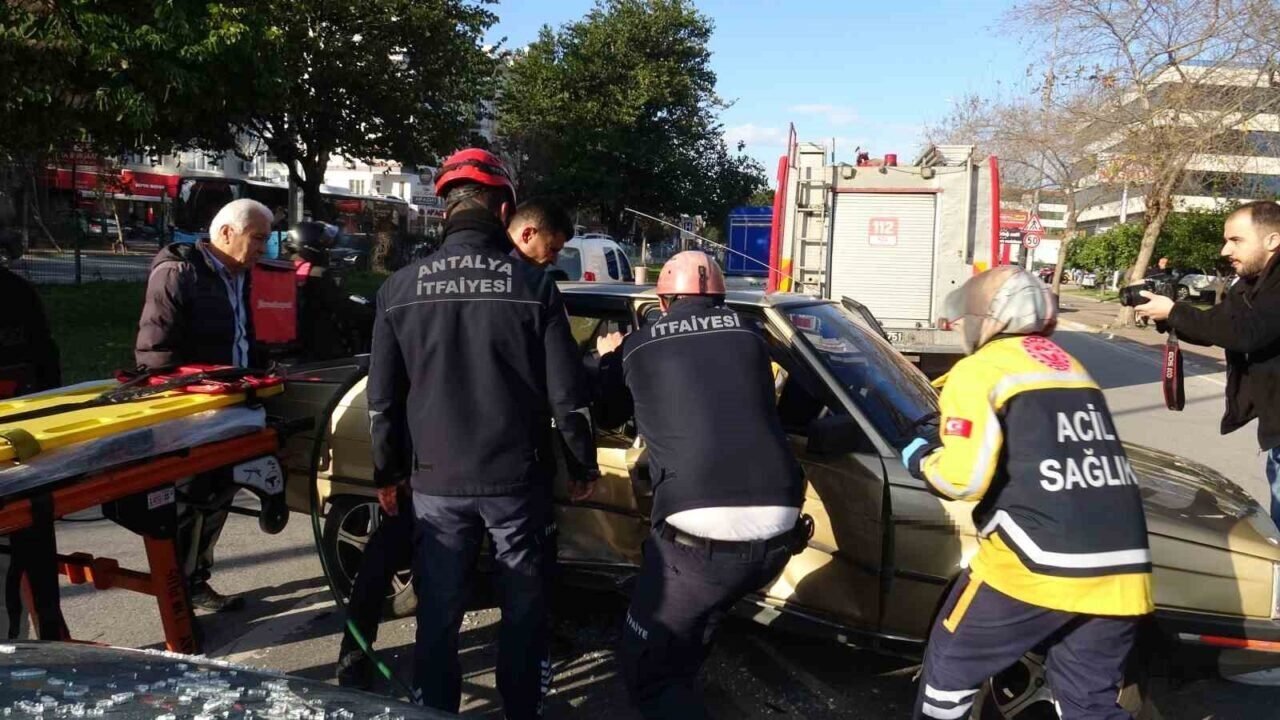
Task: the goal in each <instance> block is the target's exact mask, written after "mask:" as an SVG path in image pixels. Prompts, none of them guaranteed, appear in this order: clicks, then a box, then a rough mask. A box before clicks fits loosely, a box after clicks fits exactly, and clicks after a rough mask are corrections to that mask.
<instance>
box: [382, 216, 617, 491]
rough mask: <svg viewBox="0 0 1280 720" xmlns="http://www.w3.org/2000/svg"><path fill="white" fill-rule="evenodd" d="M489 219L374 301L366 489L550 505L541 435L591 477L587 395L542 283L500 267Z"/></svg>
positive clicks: (466, 226)
mask: <svg viewBox="0 0 1280 720" xmlns="http://www.w3.org/2000/svg"><path fill="white" fill-rule="evenodd" d="M510 252H511V242H510V240H509V239H508V238H507V234H506V231H505V230H504V228H503V227H502V225H501V224H499V223H498V221H497V219H496V218H495V217H493V215H492V214H490V213H487V212H482V211H463V212H459V213H456V214H454V215H453V216H451V217H450V218H449V219H448V221H447V222H446V223H445V239H444V244H443V246H442V247H441V248H440V250H439V251H437V252H436V253H435V254H433V255H431V256H430V257H427V258H425V259H423V260H419V261H417V262H415V263H412V264H410V265H408V266H406V267H404V268H403V269H401V270H400V271H398V272H396V273H395V274H394V275H392V276H391V277H390V278H389V279H388V280H387V281H386V283H384V284H383V286H382V289H381V290H380V291H379V292H378V302H377V317H376V319H375V320H374V329H373V349H372V357H371V360H370V367H369V380H368V385H367V393H366V395H367V399H368V403H369V416H370V428H371V431H372V436H373V463H374V481H375V482H376V484H377V485H378V486H379V487H385V486H387V485H391V484H394V483H397V482H401V481H403V480H405V479H410V480H411V481H412V485H413V488H414V490H416V491H418V492H421V493H425V494H428V495H513V494H520V493H524V492H529V491H549V488H550V482H551V478H552V476H553V474H554V472H555V459H554V455H553V445H552V435H551V433H552V430H551V428H552V427H553V426H554V427H555V428H557V429H558V430H559V432H560V434H561V435H562V436H563V438H564V441H565V444H566V445H567V447H568V449H569V451H570V453H572V455H573V457H574V459H575V460H576V461H577V463H578V465H580V466H581V467H582V468H583V469H584V470H586V471H589V472H594V471H595V469H596V455H595V439H594V437H593V426H592V422H591V412H590V392H589V388H588V386H587V385H586V383H585V377H584V371H583V367H582V361H581V358H580V356H579V352H578V347H577V344H576V343H575V342H574V340H573V335H572V334H571V333H570V331H569V318H568V315H567V314H566V312H565V307H564V303H563V301H562V300H561V298H560V293H559V291H558V290H556V286H555V282H554V281H553V280H552V279H551V278H550V277H549V276H548V275H547V274H546V273H545V272H543V271H541V270H539V269H537V268H535V267H533V266H532V265H529V264H527V263H524V262H522V261H520V260H518V259H516V258H513V257H511V255H510Z"/></svg>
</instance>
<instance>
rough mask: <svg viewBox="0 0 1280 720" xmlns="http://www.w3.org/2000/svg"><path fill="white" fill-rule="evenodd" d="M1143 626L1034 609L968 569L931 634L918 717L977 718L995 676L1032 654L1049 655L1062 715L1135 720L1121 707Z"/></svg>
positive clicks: (1131, 621) (1050, 674)
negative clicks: (976, 705) (978, 703)
mask: <svg viewBox="0 0 1280 720" xmlns="http://www.w3.org/2000/svg"><path fill="white" fill-rule="evenodd" d="M1138 620H1139V618H1136V617H1103V616H1097V615H1080V614H1077V613H1069V612H1062V611H1060V610H1050V609H1048V608H1042V607H1039V606H1036V605H1030V604H1027V603H1024V602H1022V601H1021V600H1015V599H1014V598H1011V597H1009V596H1008V595H1005V594H1003V593H1001V592H999V591H997V590H994V589H992V588H991V586H989V585H985V584H982V583H980V582H978V581H976V580H974V579H973V578H972V577H971V576H970V575H969V573H968V571H966V572H965V574H964V575H963V576H962V577H961V578H960V580H959V581H958V582H957V583H956V585H955V587H954V588H952V590H951V595H950V596H948V597H947V602H946V603H945V604H944V605H943V607H942V611H941V612H940V613H938V620H937V622H936V623H935V624H934V626H933V630H932V631H931V632H930V633H929V646H928V648H926V650H925V660H924V675H923V677H922V678H921V681H920V692H919V694H918V696H917V699H916V713H915V717H917V718H945V719H947V720H955V719H956V718H967V717H969V710H970V708H971V707H972V706H973V702H974V699H975V697H976V696H977V694H978V691H979V690H980V688H981V686H982V683H983V682H984V681H986V679H987V678H989V677H991V676H992V675H995V674H997V673H1000V672H1001V671H1003V670H1004V669H1006V668H1008V667H1009V666H1011V665H1013V664H1014V663H1015V662H1017V661H1018V659H1019V658H1021V657H1022V656H1023V655H1025V654H1026V653H1028V652H1030V651H1032V650H1035V649H1047V653H1048V663H1047V669H1046V674H1047V676H1048V681H1049V687H1050V689H1051V690H1052V691H1053V699H1054V702H1055V703H1056V704H1057V706H1058V714H1059V716H1060V717H1062V718H1065V719H1066V720H1078V719H1084V718H1088V719H1089V720H1121V718H1129V717H1131V715H1130V713H1128V712H1127V711H1125V710H1123V709H1122V708H1121V707H1120V706H1119V705H1118V703H1117V701H1118V700H1119V696H1120V689H1121V687H1122V685H1123V682H1124V666H1125V662H1126V660H1127V659H1128V657H1129V651H1130V650H1131V649H1132V648H1133V640H1134V636H1135V634H1136V631H1137V623H1138Z"/></svg>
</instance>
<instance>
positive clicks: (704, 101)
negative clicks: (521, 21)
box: [497, 0, 764, 233]
mask: <svg viewBox="0 0 1280 720" xmlns="http://www.w3.org/2000/svg"><path fill="white" fill-rule="evenodd" d="M711 32H712V24H711V21H710V20H709V19H708V18H707V17H706V16H704V15H702V14H701V13H699V12H698V11H697V10H696V9H695V8H694V7H693V5H692V3H691V2H689V0H598V2H597V4H596V6H595V8H594V9H592V10H591V11H590V12H589V13H587V15H586V17H584V18H583V19H582V20H579V21H577V22H574V23H570V24H568V25H565V26H564V27H562V28H561V29H560V30H559V31H556V30H553V29H551V28H549V27H544V28H543V29H542V31H541V33H540V34H539V36H538V39H537V40H536V41H534V42H533V43H532V44H531V45H530V46H529V47H528V48H527V49H525V50H524V51H522V52H520V53H518V54H516V55H515V56H513V58H512V60H511V64H510V67H509V68H507V71H506V73H505V79H504V82H503V87H502V92H501V94H500V96H499V100H498V103H497V106H498V113H497V114H498V127H499V132H500V133H501V135H502V137H501V149H502V151H503V152H504V153H505V154H506V155H508V156H510V157H511V158H512V159H513V165H514V166H515V167H516V175H517V179H518V183H519V187H520V190H521V192H523V193H537V194H547V195H553V196H558V197H560V198H562V199H564V200H565V201H567V202H570V203H573V204H576V205H580V206H591V207H593V208H595V209H597V210H598V212H599V216H600V220H601V222H602V223H604V224H605V225H606V226H607V227H608V228H609V229H610V230H611V231H612V232H615V233H617V232H620V231H621V229H622V228H623V227H624V226H626V225H628V224H629V221H628V220H627V219H626V218H625V217H624V216H623V215H624V208H626V207H627V206H635V207H637V208H638V209H644V210H645V211H646V212H650V213H653V214H668V215H675V214H679V213H689V214H703V215H704V216H709V215H714V214H716V213H721V212H722V211H723V210H724V209H727V208H728V207H730V206H731V205H732V204H736V203H738V202H741V201H743V200H745V199H746V198H747V197H749V196H750V195H751V193H752V192H754V191H755V190H757V189H759V188H760V187H762V186H763V185H764V172H763V169H761V168H759V165H758V164H756V163H753V162H751V161H749V160H747V159H746V158H745V157H744V156H742V155H741V154H738V155H734V154H732V153H730V151H729V149H728V147H726V146H725V144H724V140H723V132H722V129H721V127H720V124H719V122H718V120H717V116H716V113H717V112H718V111H719V110H720V109H721V108H722V107H724V103H723V102H722V101H721V100H720V98H719V97H717V96H716V94H715V83H716V76H715V73H714V72H712V70H711V64H710V61H711V52H710V50H709V49H708V46H707V43H708V41H709V40H710V37H711ZM739 153H740V150H739ZM757 176H758V179H759V182H758V183H757V182H756V180H755V178H757Z"/></svg>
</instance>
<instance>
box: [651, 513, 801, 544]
mask: <svg viewBox="0 0 1280 720" xmlns="http://www.w3.org/2000/svg"><path fill="white" fill-rule="evenodd" d="M799 517H800V509H799V508H793V507H782V506H774V505H766V506H747V507H709V508H697V509H695V510H685V511H684V512H678V513H674V514H672V515H668V516H667V520H666V522H667V524H668V525H672V526H674V527H676V528H677V529H680V530H683V531H684V532H687V533H689V534H690V535H696V536H698V537H700V538H707V539H710V540H734V541H744V540H768V539H769V538H773V537H777V536H779V535H781V534H782V533H785V532H787V531H788V530H790V529H791V528H793V527H795V524H796V520H797V519H798V518H799Z"/></svg>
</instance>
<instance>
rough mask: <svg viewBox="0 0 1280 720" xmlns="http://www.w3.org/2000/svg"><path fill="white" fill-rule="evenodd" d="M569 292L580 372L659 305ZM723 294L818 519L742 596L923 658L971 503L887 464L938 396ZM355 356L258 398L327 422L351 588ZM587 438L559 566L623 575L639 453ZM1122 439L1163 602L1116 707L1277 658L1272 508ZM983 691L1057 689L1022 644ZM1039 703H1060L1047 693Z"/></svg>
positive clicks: (832, 329)
mask: <svg viewBox="0 0 1280 720" xmlns="http://www.w3.org/2000/svg"><path fill="white" fill-rule="evenodd" d="M561 291H562V294H563V297H564V301H565V306H566V308H567V310H568V313H569V315H570V324H571V328H572V331H573V335H574V339H575V340H576V341H577V342H578V344H579V349H580V352H581V353H582V357H583V359H584V363H585V364H586V366H587V368H588V370H590V369H591V368H592V367H594V364H595V362H596V360H597V358H595V357H594V347H595V339H596V338H597V337H599V336H600V335H602V334H604V333H609V332H613V331H623V332H626V331H630V330H633V329H637V328H643V327H645V326H646V325H648V324H650V323H652V322H654V321H655V320H656V319H657V318H659V317H660V316H661V314H662V311H661V309H660V308H659V305H658V298H657V297H656V296H655V295H654V294H653V290H652V288H651V287H642V286H636V285H622V284H613V285H609V284H601V283H564V284H562V285H561ZM727 303H728V305H729V306H730V307H732V308H733V309H735V310H737V311H738V312H740V313H742V315H743V316H744V318H745V319H746V321H747V322H752V323H755V324H757V325H758V326H759V327H760V328H761V329H762V330H763V331H764V333H765V336H766V338H767V342H768V343H769V346H770V350H771V355H772V357H773V359H774V362H775V363H776V366H777V368H776V370H775V386H776V387H777V388H778V412H779V415H780V417H781V419H782V423H783V426H784V428H785V429H786V431H787V433H788V435H789V436H790V439H791V443H792V447H793V448H794V449H795V452H796V455H797V457H798V459H799V460H800V462H801V463H802V464H803V466H804V470H805V478H806V484H807V486H806V490H805V500H804V511H805V512H806V513H808V514H809V515H811V516H813V518H814V519H815V522H816V529H815V532H814V535H813V538H812V539H811V541H810V542H809V546H808V548H807V549H806V550H805V551H803V552H802V553H800V554H798V555H796V556H794V557H792V558H791V561H790V562H789V564H788V565H787V566H786V568H785V569H784V570H783V572H782V574H781V576H780V577H778V579H777V580H776V581H775V582H774V583H773V584H772V585H771V586H769V587H766V588H762V589H760V591H759V592H757V593H755V594H753V595H751V596H749V597H748V598H747V599H745V600H743V601H742V603H740V605H739V607H738V610H739V611H741V612H742V614H744V615H745V616H747V617H750V618H752V619H755V620H757V621H759V622H762V623H764V624H767V625H769V626H770V627H771V628H779V629H786V630H790V631H795V632H804V633H809V634H812V635H815V636H820V637H823V638H827V639H830V640H832V641H834V642H838V643H844V644H848V645H854V646H858V647H864V648H870V649H876V650H879V651H884V652H888V653H894V654H907V655H917V656H918V655H919V654H920V653H921V651H922V650H923V647H924V644H925V640H926V638H927V635H928V632H929V629H930V627H931V624H932V622H933V620H934V616H935V614H936V613H937V611H938V608H939V606H940V605H941V603H942V600H943V599H944V598H945V597H946V594H947V592H948V591H949V589H950V587H951V585H952V583H954V582H955V580H956V577H957V576H958V574H959V573H960V571H961V568H962V567H963V566H964V565H965V562H966V559H967V558H969V557H970V556H971V555H972V554H973V553H974V552H975V551H976V548H977V535H976V530H975V528H974V525H973V521H972V516H971V513H972V509H973V506H972V505H971V504H969V503H963V502H958V501H948V500H943V499H941V498H939V497H938V496H937V495H935V494H933V493H931V492H929V490H928V488H927V487H926V486H925V484H924V483H923V482H921V481H919V480H917V479H915V478H913V477H911V476H910V475H909V474H908V473H907V472H906V470H905V469H904V468H903V467H902V465H901V462H900V461H899V455H900V453H901V450H902V448H903V447H904V446H905V445H906V444H908V443H910V442H911V440H912V439H913V438H915V437H916V436H917V435H918V433H919V432H920V431H921V428H922V427H923V426H927V425H929V424H931V423H936V422H937V419H938V404H937V394H936V392H935V391H934V389H933V388H932V387H931V386H930V385H929V382H928V381H927V380H926V379H925V377H924V375H922V374H921V373H920V372H919V371H918V370H917V369H916V368H915V367H914V366H913V365H911V363H910V362H908V361H907V359H906V358H904V357H903V356H902V355H901V354H900V353H899V352H897V351H896V350H894V348H893V347H892V346H891V345H890V344H889V343H888V342H887V341H886V340H884V339H883V338H882V337H881V336H880V335H879V334H878V333H877V332H876V330H875V329H874V326H873V324H872V323H871V322H870V321H868V319H867V318H866V317H865V316H863V315H861V314H859V313H856V312H854V311H852V310H851V309H850V308H849V307H847V306H844V305H842V304H840V303H837V302H834V301H830V300H823V299H817V298H812V297H808V296H804V295H797V294H789V293H772V294H765V293H761V292H759V291H741V292H738V291H734V292H730V293H729V294H728V296H727ZM361 361H362V359H359V358H357V359H356V360H353V361H344V362H337V363H331V364H327V365H316V366H310V367H306V368H305V372H296V373H294V374H293V376H292V377H294V378H296V379H295V380H292V381H290V382H289V384H288V388H287V391H286V392H285V393H284V394H283V395H281V396H279V397H278V398H271V399H269V400H268V401H267V402H268V410H269V412H272V413H273V414H276V415H280V416H283V417H284V418H286V419H291V418H302V417H313V416H320V420H319V422H318V423H317V427H320V428H323V429H324V430H325V431H326V432H327V433H329V434H328V435H327V436H326V437H325V438H324V439H325V440H326V442H323V443H319V444H316V445H314V447H318V448H319V449H320V455H319V457H318V458H316V460H315V462H316V465H315V466H314V467H317V468H319V474H318V476H317V478H316V485H315V486H316V487H318V488H319V493H320V494H321V496H322V498H323V503H324V507H325V508H326V511H325V518H324V537H325V544H324V546H323V547H322V549H321V552H323V553H324V554H325V556H326V558H328V560H329V565H330V566H332V567H333V568H335V569H336V570H335V573H336V575H337V577H336V578H335V585H336V586H337V587H338V588H339V589H340V590H343V591H346V590H348V589H349V588H350V584H351V581H352V578H353V577H354V574H355V571H356V568H357V567H358V565H359V560H360V553H361V552H362V550H363V547H364V542H365V540H366V539H367V536H368V534H369V533H370V532H371V529H372V528H373V527H374V526H375V524H376V517H377V500H376V498H375V495H374V489H373V483H372V476H373V468H372V466H371V461H370V457H371V455H370V440H369V423H368V413H367V406H366V401H365V395H364V380H363V370H362V369H361V367H360V365H361ZM300 370H301V369H300ZM322 409H327V410H328V411H329V412H328V413H327V414H326V413H325V412H322ZM313 443H315V438H314V437H311V436H309V434H305V433H304V434H300V435H298V436H296V437H294V438H293V439H292V440H291V441H290V443H289V444H288V445H287V446H286V448H285V451H284V461H285V465H286V467H287V468H288V474H289V479H288V486H287V493H288V498H289V503H290V506H291V507H293V508H294V509H295V510H297V511H300V512H305V511H308V508H309V500H308V497H309V493H310V488H311V487H312V477H311V475H310V468H312V467H313V465H312V455H311V452H312V448H313ZM597 444H598V448H599V450H598V453H599V454H598V460H599V465H600V470H601V473H602V476H601V478H600V481H599V482H598V484H597V487H596V490H595V494H594V495H593V496H592V498H591V500H590V502H587V503H581V504H575V503H570V502H569V500H568V485H567V474H566V471H565V469H564V467H565V466H564V463H563V460H562V459H561V460H560V462H559V464H560V473H559V474H558V476H557V478H556V479H555V482H554V496H555V500H556V522H557V525H558V527H559V530H560V534H559V560H560V562H561V564H562V569H563V573H562V574H563V576H564V578H565V581H566V582H574V583H584V584H594V585H597V586H598V585H600V584H601V583H602V582H603V584H605V585H606V586H608V587H615V588H625V587H627V586H628V584H627V582H626V580H627V578H629V577H631V576H633V575H634V574H635V573H636V571H637V569H638V566H639V564H640V558H641V549H640V548H641V543H642V541H643V540H644V538H645V536H646V534H647V533H648V530H649V519H648V513H649V510H650V508H651V505H652V499H653V498H652V493H651V490H650V484H649V482H648V480H647V478H646V476H645V470H644V468H645V464H644V463H643V462H642V460H643V456H644V452H645V451H644V449H643V445H642V443H641V442H638V441H637V438H636V437H635V435H634V430H632V429H627V428H624V429H622V430H619V431H616V432H608V433H601V434H600V435H599V436H598V437H597ZM1127 453H1128V456H1129V459H1130V462H1131V463H1132V464H1133V466H1134V469H1135V470H1136V471H1137V473H1138V475H1139V477H1140V482H1141V485H1142V497H1143V503H1144V508H1145V510H1146V515H1147V528H1148V532H1149V537H1150V545H1151V552H1152V556H1153V558H1154V563H1153V564H1154V568H1155V569H1154V572H1155V597H1156V604H1157V607H1158V609H1157V611H1156V614H1155V616H1154V619H1153V621H1152V622H1151V623H1150V624H1149V626H1148V627H1147V628H1146V629H1145V630H1144V632H1143V633H1142V636H1141V641H1140V652H1138V653H1135V655H1134V658H1135V659H1134V664H1133V668H1132V671H1133V672H1132V678H1133V681H1132V682H1131V683H1130V684H1128V685H1127V687H1126V689H1125V694H1124V704H1125V705H1126V707H1128V708H1130V709H1134V710H1136V709H1139V708H1140V707H1141V706H1142V705H1144V704H1146V705H1147V707H1148V708H1150V706H1151V703H1152V702H1153V701H1152V700H1151V699H1150V698H1149V697H1148V696H1147V695H1146V693H1145V690H1144V687H1145V686H1144V680H1143V678H1144V677H1146V675H1147V673H1148V672H1163V671H1164V670H1166V669H1167V667H1166V663H1168V664H1171V665H1172V666H1173V667H1176V668H1177V669H1178V671H1179V672H1180V673H1182V672H1192V670H1193V669H1200V670H1203V671H1206V672H1214V671H1221V672H1224V673H1228V674H1235V673H1241V672H1245V671H1249V670H1258V669H1267V668H1272V667H1276V666H1280V535H1278V534H1277V531H1276V528H1275V526H1274V525H1273V524H1272V523H1271V521H1270V519H1269V518H1268V516H1267V513H1266V512H1265V511H1264V510H1263V509H1262V508H1261V507H1260V506H1259V505H1258V503H1257V502H1256V501H1254V500H1253V499H1252V498H1251V497H1250V496H1249V495H1248V494H1247V493H1245V492H1244V491H1243V490H1241V489H1240V488H1239V487H1238V486H1236V485H1235V484H1233V483H1232V482H1230V481H1229V480H1227V479H1226V478H1224V477H1222V476H1221V475H1219V474H1218V473H1216V472H1214V471H1213V470H1210V469H1209V468H1206V467H1204V466H1202V465H1199V464H1197V463H1195V462H1193V461H1191V460H1186V459H1183V458H1180V457H1176V456H1173V455H1169V454H1166V453H1163V452H1159V451H1156V450H1151V449H1147V448H1142V447H1138V446H1134V445H1128V446H1127ZM415 602H416V601H415V600H414V598H413V589H412V585H411V583H410V577H409V571H408V569H407V568H406V569H405V571H404V572H403V573H402V574H401V576H400V577H399V579H398V580H397V582H396V584H395V588H394V591H393V593H392V596H391V597H390V598H389V599H388V605H389V606H390V609H391V610H393V611H394V612H395V613H397V614H407V613H409V612H411V610H412V608H413V607H414V605H415ZM980 698H981V699H980V702H981V703H982V704H984V706H985V708H986V709H985V710H984V712H986V713H989V714H982V715H980V716H981V717H991V716H995V717H1012V716H1014V715H1021V714H1022V712H1023V710H1025V709H1026V708H1025V706H1027V705H1029V704H1039V703H1040V702H1041V701H1048V700H1050V695H1049V693H1048V692H1046V690H1045V673H1044V666H1043V658H1041V657H1040V656H1038V655H1035V654H1034V653H1033V654H1028V655H1027V656H1026V658H1024V660H1023V662H1022V663H1021V664H1020V665H1017V666H1015V667H1013V668H1011V669H1010V670H1009V671H1007V672H1005V673H1002V674H1001V675H999V676H997V677H995V678H992V680H991V681H989V682H988V683H987V684H986V686H985V688H984V691H983V693H982V694H981V696H980ZM1039 707H1041V708H1042V709H1045V710H1047V712H1050V713H1051V712H1052V708H1051V707H1050V706H1049V705H1048V703H1047V702H1046V703H1045V704H1044V705H1039ZM1033 712H1034V711H1033ZM975 716H979V715H978V713H975Z"/></svg>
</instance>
